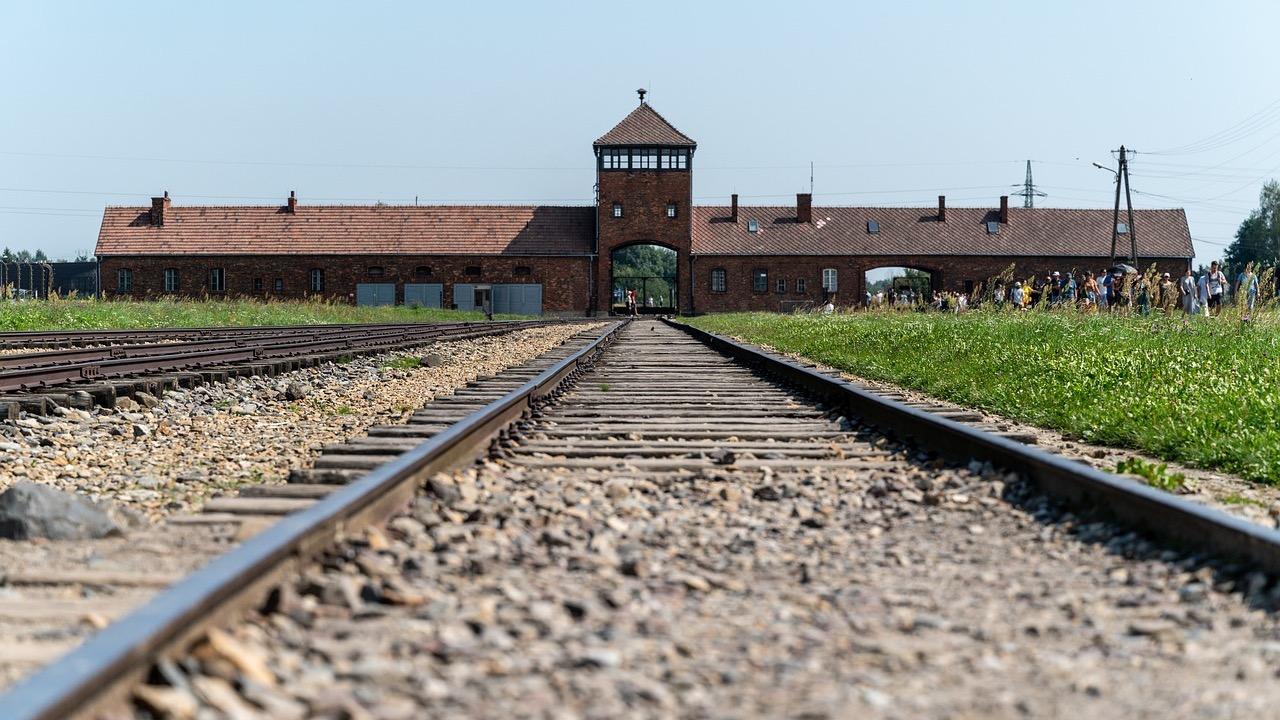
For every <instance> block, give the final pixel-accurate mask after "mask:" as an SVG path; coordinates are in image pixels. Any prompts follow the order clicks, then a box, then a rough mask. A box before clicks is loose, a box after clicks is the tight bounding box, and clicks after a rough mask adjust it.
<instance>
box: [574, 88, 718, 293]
mask: <svg viewBox="0 0 1280 720" xmlns="http://www.w3.org/2000/svg"><path fill="white" fill-rule="evenodd" d="M593 147H594V148H595V153H596V228H597V231H596V235H597V240H596V261H595V262H596V268H595V270H596V282H595V285H596V287H595V292H594V301H593V306H594V309H595V310H596V311H597V312H608V311H610V310H611V309H612V308H613V307H614V306H615V305H617V303H615V302H614V293H615V290H616V289H617V283H618V280H619V278H622V277H626V273H627V272H632V269H630V266H628V265H627V264H626V262H628V261H631V260H633V259H634V256H635V255H636V254H637V251H632V250H628V248H631V247H654V246H656V247H659V248H665V249H666V250H667V251H668V252H674V258H673V261H674V262H671V263H670V264H669V265H666V266H665V267H669V268H670V275H665V274H663V275H662V276H661V277H654V279H652V280H650V281H649V283H650V285H651V287H652V296H653V300H654V302H657V298H658V295H659V292H658V287H659V285H663V286H668V287H670V291H669V293H668V294H669V296H670V301H669V302H670V309H671V310H678V311H680V312H689V311H690V310H691V309H692V305H691V304H690V300H691V297H692V295H691V290H692V288H691V286H690V284H689V251H690V242H691V240H690V238H691V235H692V229H693V224H692V221H693V182H692V170H693V152H694V150H695V149H697V143H695V142H694V141H693V140H692V139H691V138H689V137H688V136H687V135H685V134H684V133H682V132H680V131H679V130H677V129H675V128H674V127H673V126H672V125H671V123H668V122H667V121H666V120H665V119H663V117H662V116H661V115H659V114H658V113H657V111H655V110H654V109H653V108H651V107H649V106H648V105H647V104H645V102H644V93H643V91H642V92H641V94H640V106H639V107H637V108H636V109H635V110H633V111H632V112H631V114H630V115H627V116H626V117H625V118H623V120H622V122H620V123H618V124H617V125H616V126H615V127H614V128H613V129H612V130H610V131H609V132H607V133H605V134H604V135H603V136H601V137H600V139H598V140H596V141H595V143H594V145H593ZM620 263H621V264H620ZM632 277H634V276H632ZM640 292H641V290H640V289H637V299H638V301H639V304H640V305H641V306H643V305H644V304H645V303H646V301H648V300H649V299H650V298H649V295H650V294H651V293H650V292H649V291H647V290H646V291H645V293H646V294H645V295H643V296H641V295H640Z"/></svg>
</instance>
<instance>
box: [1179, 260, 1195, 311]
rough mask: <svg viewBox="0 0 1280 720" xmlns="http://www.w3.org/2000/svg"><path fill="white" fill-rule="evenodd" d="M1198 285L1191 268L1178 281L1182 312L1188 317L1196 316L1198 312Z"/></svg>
mask: <svg viewBox="0 0 1280 720" xmlns="http://www.w3.org/2000/svg"><path fill="white" fill-rule="evenodd" d="M1196 285H1197V283H1196V276H1195V275H1193V274H1192V273H1191V268H1187V272H1186V274H1185V275H1183V276H1182V279H1181V280H1179V281H1178V296H1179V298H1180V300H1181V303H1182V312H1184V313H1186V314H1188V315H1195V314H1196V310H1198V308H1197V305H1198V303H1197V302H1196V292H1197V288H1196Z"/></svg>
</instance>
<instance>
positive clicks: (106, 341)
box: [0, 322, 488, 349]
mask: <svg viewBox="0 0 1280 720" xmlns="http://www.w3.org/2000/svg"><path fill="white" fill-rule="evenodd" d="M486 324H488V323H483V322H462V323H332V324H312V325H241V326H219V327H167V328H130V329H124V330H92V329H86V330H31V331H11V332H0V349H3V348H37V347H47V348H58V347H83V346H85V345H110V344H120V343H148V342H160V341H162V340H195V339H209V338H236V337H239V338H244V337H254V336H269V337H279V336H283V335H288V334H291V333H298V334H302V335H306V334H308V333H315V332H344V331H361V330H377V329H390V330H395V329H411V328H415V327H423V326H431V327H451V328H461V327H478V326H483V325H486Z"/></svg>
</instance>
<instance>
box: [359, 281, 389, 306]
mask: <svg viewBox="0 0 1280 720" xmlns="http://www.w3.org/2000/svg"><path fill="white" fill-rule="evenodd" d="M356 304H357V305H395V304H396V284H395V283H356Z"/></svg>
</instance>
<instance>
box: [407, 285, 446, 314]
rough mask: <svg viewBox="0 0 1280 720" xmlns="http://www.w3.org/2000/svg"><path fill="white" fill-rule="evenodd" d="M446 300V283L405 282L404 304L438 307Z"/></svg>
mask: <svg viewBox="0 0 1280 720" xmlns="http://www.w3.org/2000/svg"><path fill="white" fill-rule="evenodd" d="M443 301H444V285H442V284H440V283H405V285H404V304H405V305H409V306H416V307H426V308H438V307H442V303H443Z"/></svg>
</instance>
